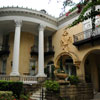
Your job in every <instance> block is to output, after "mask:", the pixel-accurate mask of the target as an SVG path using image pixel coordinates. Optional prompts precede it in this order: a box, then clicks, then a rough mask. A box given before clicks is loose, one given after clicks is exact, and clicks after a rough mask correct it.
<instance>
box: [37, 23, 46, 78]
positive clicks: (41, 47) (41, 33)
mask: <svg viewBox="0 0 100 100" xmlns="http://www.w3.org/2000/svg"><path fill="white" fill-rule="evenodd" d="M44 28H45V26H44V25H42V24H40V26H39V45H38V46H39V47H38V50H39V51H38V53H39V54H38V55H39V56H38V74H37V76H38V77H46V75H45V74H44Z"/></svg>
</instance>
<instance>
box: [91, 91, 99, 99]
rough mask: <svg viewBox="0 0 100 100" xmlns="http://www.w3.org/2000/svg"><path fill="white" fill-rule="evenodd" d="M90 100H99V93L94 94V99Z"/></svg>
mask: <svg viewBox="0 0 100 100" xmlns="http://www.w3.org/2000/svg"><path fill="white" fill-rule="evenodd" d="M92 100H100V92H98V93H96V94H95V95H94V99H92Z"/></svg>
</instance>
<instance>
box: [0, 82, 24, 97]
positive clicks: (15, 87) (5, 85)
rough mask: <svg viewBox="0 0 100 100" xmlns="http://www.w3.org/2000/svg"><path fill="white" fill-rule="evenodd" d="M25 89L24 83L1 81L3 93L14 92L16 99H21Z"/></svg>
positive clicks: (0, 88)
mask: <svg viewBox="0 0 100 100" xmlns="http://www.w3.org/2000/svg"><path fill="white" fill-rule="evenodd" d="M22 88H23V83H22V82H12V81H0V90H1V91H12V92H13V95H14V96H16V98H19V97H20V94H21V91H22Z"/></svg>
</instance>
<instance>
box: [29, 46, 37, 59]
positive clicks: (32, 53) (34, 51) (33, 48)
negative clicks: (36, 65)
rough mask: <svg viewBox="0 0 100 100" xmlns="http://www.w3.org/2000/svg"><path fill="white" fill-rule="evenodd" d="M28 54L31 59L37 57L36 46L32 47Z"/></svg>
mask: <svg viewBox="0 0 100 100" xmlns="http://www.w3.org/2000/svg"><path fill="white" fill-rule="evenodd" d="M30 54H31V57H32V56H34V55H35V56H38V46H36V45H34V46H32V47H31V53H30Z"/></svg>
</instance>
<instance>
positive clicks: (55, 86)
mask: <svg viewBox="0 0 100 100" xmlns="http://www.w3.org/2000/svg"><path fill="white" fill-rule="evenodd" d="M44 86H45V88H46V91H45V98H46V99H47V100H58V97H59V93H60V92H59V91H60V85H59V83H58V82H57V81H53V80H46V81H45V83H44Z"/></svg>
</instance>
